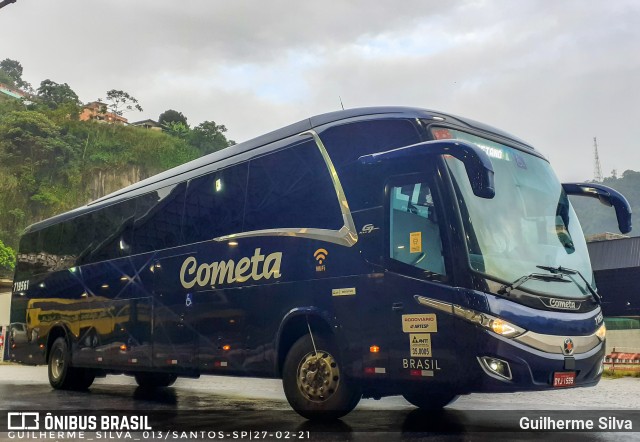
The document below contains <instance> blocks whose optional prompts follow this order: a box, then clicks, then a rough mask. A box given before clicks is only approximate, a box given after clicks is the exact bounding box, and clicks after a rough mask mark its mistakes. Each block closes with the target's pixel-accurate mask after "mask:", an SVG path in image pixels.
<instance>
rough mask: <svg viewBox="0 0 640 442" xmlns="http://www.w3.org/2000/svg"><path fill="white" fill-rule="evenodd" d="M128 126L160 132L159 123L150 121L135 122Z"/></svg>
mask: <svg viewBox="0 0 640 442" xmlns="http://www.w3.org/2000/svg"><path fill="white" fill-rule="evenodd" d="M129 125H130V126H137V127H143V128H145V129H151V130H162V126H160V123H158V122H157V121H154V120H151V119H147V120H142V121H136V122H134V123H129Z"/></svg>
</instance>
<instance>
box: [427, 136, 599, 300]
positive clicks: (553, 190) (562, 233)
mask: <svg viewBox="0 0 640 442" xmlns="http://www.w3.org/2000/svg"><path fill="white" fill-rule="evenodd" d="M434 135H435V136H436V137H437V138H445V137H446V138H456V139H463V140H466V141H469V142H472V143H474V144H476V145H477V146H479V147H480V148H481V149H483V150H484V151H485V152H486V153H487V154H488V155H489V157H490V158H491V162H492V163H493V167H494V171H495V189H496V194H495V197H494V198H493V199H483V198H478V197H476V196H475V195H474V194H473V191H472V190H471V186H470V185H469V180H468V178H467V175H466V172H465V169H464V165H463V164H462V162H461V161H459V160H456V159H454V158H447V159H446V163H447V165H448V167H449V170H450V171H451V175H452V179H453V181H454V187H455V189H456V193H457V198H458V203H459V206H460V210H461V215H462V219H463V222H464V225H465V230H466V239H467V247H468V252H469V264H470V266H471V268H472V269H473V270H476V271H478V272H480V273H483V274H484V275H485V276H487V277H489V278H490V279H494V280H496V281H498V282H500V283H502V284H505V286H507V285H509V284H514V283H515V282H516V281H518V280H519V279H520V278H525V277H527V276H528V275H532V274H545V273H549V272H550V270H549V268H558V267H560V266H561V267H564V268H566V269H572V270H576V271H578V272H579V273H580V274H581V275H583V276H584V277H585V278H587V280H588V281H589V282H591V283H593V279H592V278H593V276H592V275H593V273H592V271H591V263H590V262H589V254H588V252H587V245H586V242H585V239H584V235H583V233H582V228H581V226H580V222H579V221H578V218H577V216H576V214H575V212H574V210H573V207H572V206H571V204H570V202H569V200H568V198H567V195H566V194H565V192H564V190H563V189H562V186H561V184H560V182H559V181H558V179H557V177H556V176H555V174H554V173H553V171H552V169H551V167H550V165H549V163H547V162H546V161H545V160H544V159H542V158H539V157H536V156H534V155H531V154H527V153H524V152H521V151H519V150H516V149H513V148H511V147H508V146H506V145H503V144H500V143H497V142H494V141H490V140H487V139H484V138H481V137H477V136H474V135H471V134H468V133H465V132H461V131H457V130H452V129H435V130H434ZM541 267H547V269H544V268H541ZM563 276H564V277H563V278H555V279H554V278H529V279H526V280H525V282H524V283H521V284H518V289H520V290H525V291H530V292H534V293H539V294H543V295H550V296H556V297H564V298H584V297H587V296H590V292H589V289H588V287H587V285H586V284H585V282H584V281H583V280H582V279H581V278H580V275H579V274H577V273H572V274H565V275H563ZM567 282H570V283H567ZM592 285H593V284H592Z"/></svg>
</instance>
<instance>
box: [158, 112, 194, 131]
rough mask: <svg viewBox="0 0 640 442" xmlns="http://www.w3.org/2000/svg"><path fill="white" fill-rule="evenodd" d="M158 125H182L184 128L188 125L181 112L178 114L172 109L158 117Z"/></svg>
mask: <svg viewBox="0 0 640 442" xmlns="http://www.w3.org/2000/svg"><path fill="white" fill-rule="evenodd" d="M158 123H160V125H165V124H168V123H182V124H184V125H185V126H187V127H189V124H188V123H187V117H185V116H184V115H183V114H182V112H178V111H176V110H173V109H169V110H166V111H164V112H162V113H161V114H160V116H159V117H158Z"/></svg>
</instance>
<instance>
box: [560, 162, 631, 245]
mask: <svg viewBox="0 0 640 442" xmlns="http://www.w3.org/2000/svg"><path fill="white" fill-rule="evenodd" d="M602 184H604V185H605V186H609V187H611V188H613V189H615V190H617V191H618V192H620V193H622V194H623V195H624V196H625V197H626V198H627V200H628V201H629V204H631V210H632V211H633V215H632V217H631V219H632V225H633V230H632V231H631V233H629V234H628V235H630V236H640V172H636V171H633V170H626V171H625V172H624V173H623V174H622V176H620V177H615V176H611V177H607V178H605V179H604V180H603V181H602ZM570 199H571V204H573V207H574V208H575V211H576V214H577V215H578V218H579V219H580V224H581V225H582V229H583V230H584V234H585V236H589V235H593V234H596V233H604V232H611V233H620V231H619V230H618V221H617V220H616V215H615V211H614V210H613V208H611V207H605V206H603V205H602V204H601V203H600V202H599V201H598V200H597V199H595V198H582V197H570Z"/></svg>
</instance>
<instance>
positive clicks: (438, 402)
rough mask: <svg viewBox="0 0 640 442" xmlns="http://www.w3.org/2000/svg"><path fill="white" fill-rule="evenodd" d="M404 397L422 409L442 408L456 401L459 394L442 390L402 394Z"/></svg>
mask: <svg viewBox="0 0 640 442" xmlns="http://www.w3.org/2000/svg"><path fill="white" fill-rule="evenodd" d="M402 397H404V398H405V399H406V400H407V402H409V403H410V404H411V405H415V406H416V407H418V408H420V409H421V410H441V409H443V408H444V407H446V406H447V405H449V404H451V403H453V402H455V401H456V399H458V397H459V396H458V395H456V394H453V393H447V392H444V391H440V392H437V393H436V392H430V393H428V392H417V393H413V392H412V393H405V394H403V395H402Z"/></svg>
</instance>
